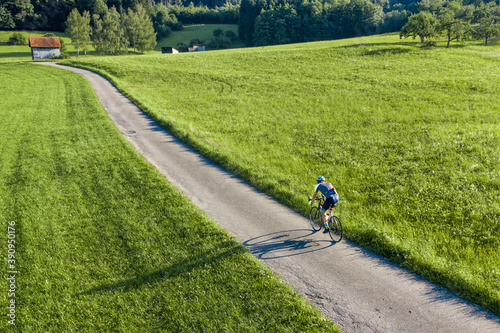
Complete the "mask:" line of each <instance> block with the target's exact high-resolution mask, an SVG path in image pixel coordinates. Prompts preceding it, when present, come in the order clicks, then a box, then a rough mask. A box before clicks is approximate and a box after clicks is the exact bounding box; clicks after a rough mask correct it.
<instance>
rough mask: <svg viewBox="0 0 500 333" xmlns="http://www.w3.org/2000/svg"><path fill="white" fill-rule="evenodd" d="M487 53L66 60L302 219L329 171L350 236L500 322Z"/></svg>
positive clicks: (495, 129) (342, 51)
mask: <svg viewBox="0 0 500 333" xmlns="http://www.w3.org/2000/svg"><path fill="white" fill-rule="evenodd" d="M480 44H481V42H473V43H468V44H467V45H463V44H460V45H457V44H454V45H453V47H451V48H450V49H445V48H444V47H442V45H444V43H441V44H439V45H440V46H439V47H437V48H422V47H420V45H419V44H418V42H417V41H413V40H411V39H407V40H400V39H399V36H398V35H397V34H389V35H384V36H372V37H363V38H355V39H350V40H341V41H330V42H319V43H308V44H298V45H286V46H277V47H264V48H251V49H239V50H226V51H220V52H206V53H203V54H181V55H179V56H176V57H162V56H161V55H147V56H142V57H140V58H137V57H108V58H85V59H78V60H76V59H73V60H70V61H67V62H66V63H68V64H72V65H77V66H82V67H87V68H90V69H93V70H96V71H99V72H101V73H103V74H104V75H106V76H108V77H109V78H111V79H112V80H113V82H114V83H115V84H116V85H117V86H118V87H119V88H120V89H121V90H122V91H124V92H125V93H126V94H128V95H129V96H130V97H131V98H132V99H134V100H135V101H136V102H137V104H139V105H140V106H141V107H142V108H143V109H144V110H145V111H146V112H148V113H149V114H151V115H152V116H153V117H154V118H156V119H157V120H158V121H159V122H160V123H161V124H162V125H163V126H164V127H165V128H167V129H168V130H170V131H171V132H173V133H175V134H176V135H177V136H178V137H179V138H181V139H183V140H184V141H185V142H188V143H189V144H191V145H192V146H194V147H196V148H197V149H198V150H199V151H201V152H203V153H204V154H205V155H207V156H209V157H210V158H212V159H213V160H214V161H216V162H217V163H220V164H221V165H223V166H224V167H226V168H227V169H229V170H232V171H234V172H236V173H237V174H238V175H240V176H242V177H243V178H245V179H246V180H248V181H249V182H251V183H252V184H254V185H255V186H257V187H258V188H260V189H262V190H263V191H265V192H267V193H269V194H271V195H273V196H275V197H276V198H278V199H279V200H280V201H281V202H283V203H285V204H287V205H289V206H290V207H293V208H294V209H296V210H297V211H299V212H301V213H304V214H306V212H307V209H308V206H307V204H306V198H307V196H308V195H311V192H312V188H313V185H314V183H315V181H314V180H315V178H316V176H318V175H320V174H322V175H324V176H326V178H327V180H330V181H332V183H333V184H334V185H335V186H336V187H337V189H338V190H339V192H340V196H341V202H340V205H339V208H338V214H339V216H340V217H341V219H342V220H343V223H344V225H345V228H346V233H347V236H348V238H350V239H351V240H353V241H355V242H357V243H359V244H361V245H363V246H365V247H367V248H368V249H371V250H373V251H375V252H377V253H379V254H382V255H384V256H386V257H387V258H389V259H391V260H393V261H394V262H396V263H398V264H400V265H401V266H403V267H407V268H409V269H411V270H413V271H415V272H417V273H419V274H421V275H422V276H423V277H425V278H428V279H430V280H432V281H434V282H437V283H439V284H441V285H443V286H445V287H447V288H448V289H450V290H452V291H454V292H457V293H458V294H460V295H462V296H464V297H466V298H468V299H469V300H472V301H474V302H476V303H478V304H481V305H482V306H484V307H486V308H487V309H489V310H491V311H493V312H495V313H497V314H500V270H499V269H498V267H500V200H499V198H500V177H499V176H500V118H499V114H500V103H498V96H500V81H499V80H498V77H499V75H500V48H499V45H498V44H496V45H493V46H490V47H483V46H480Z"/></svg>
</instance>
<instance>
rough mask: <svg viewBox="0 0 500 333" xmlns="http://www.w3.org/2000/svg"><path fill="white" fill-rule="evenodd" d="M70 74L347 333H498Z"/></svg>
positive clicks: (447, 295) (498, 326) (99, 80)
mask: <svg viewBox="0 0 500 333" xmlns="http://www.w3.org/2000/svg"><path fill="white" fill-rule="evenodd" d="M51 65H54V66H56V65H55V64H51ZM59 67H62V66H59ZM64 68H66V69H69V70H71V71H74V72H76V73H78V74H80V75H83V76H84V77H86V78H87V79H88V80H89V81H90V83H91V84H92V86H93V87H94V89H95V91H96V93H97V95H98V96H99V99H100V101H101V103H102V104H103V105H104V107H105V108H106V110H107V111H108V113H109V115H110V117H111V119H112V120H113V121H114V123H115V124H116V126H117V127H118V129H119V130H120V131H121V132H122V134H123V135H124V136H125V137H126V138H127V139H128V140H129V141H130V142H131V143H132V145H133V146H134V147H135V148H136V149H137V150H138V151H139V152H140V153H141V154H142V155H143V156H144V157H145V158H146V159H147V160H148V161H149V162H150V163H151V164H153V165H154V166H155V167H156V168H157V169H158V170H159V171H160V172H161V173H162V174H163V175H164V176H165V177H166V178H167V179H168V180H169V181H170V182H171V183H172V184H174V185H175V186H177V187H178V188H179V189H180V190H181V191H182V192H183V193H184V194H185V195H187V196H188V197H189V198H191V200H192V201H193V202H194V203H195V204H196V205H197V206H198V207H200V208H201V209H202V210H203V211H204V212H205V213H206V214H207V215H208V216H210V217H211V218H212V219H213V220H215V221H216V222H217V223H219V224H220V225H221V226H222V227H224V228H225V229H226V230H228V231H229V232H230V233H231V234H233V235H234V236H235V237H236V238H237V239H238V241H240V242H241V243H243V244H244V245H245V246H246V247H247V248H248V249H249V250H250V251H251V252H252V253H253V254H254V255H255V256H256V257H257V258H259V259H261V260H262V261H263V262H264V263H265V264H266V265H267V266H269V267H270V268H271V269H273V270H274V271H275V272H276V273H277V274H279V275H280V276H281V277H282V278H283V279H284V280H286V281H287V282H288V283H290V284H291V285H292V286H293V287H294V288H295V290H297V292H299V293H300V294H302V295H303V296H304V297H305V298H307V299H308V300H309V301H310V302H311V303H313V304H314V305H315V306H316V307H317V308H319V309H320V310H321V311H322V312H323V313H324V314H325V315H326V316H327V317H329V318H331V319H332V320H333V321H335V322H336V323H337V324H339V325H340V326H342V327H343V329H344V330H346V331H348V332H385V333H387V332H432V333H435V332H450V333H457V332H480V333H485V332H496V333H498V332H500V318H499V317H498V316H495V315H493V314H491V313H489V312H486V311H484V310H482V309H481V308H479V307H477V306H475V305H473V304H471V303H469V302H467V301H464V300H463V299H461V298H459V297H458V296H456V295H455V294H453V293H451V292H449V291H447V290H445V289H443V288H441V287H439V286H436V285H434V284H432V283H429V282H428V281H426V280H424V279H422V278H420V277H418V276H416V275H414V274H412V273H410V272H408V271H407V270H404V269H401V268H399V267H397V266H395V265H393V264H391V263H390V262H388V261H386V260H384V259H383V258H381V257H379V256H377V255H374V254H372V253H370V252H368V251H366V250H364V249H362V248H360V247H358V246H356V245H355V244H352V243H350V242H348V241H344V240H343V241H342V242H340V243H338V244H332V242H331V241H330V238H329V236H328V235H323V234H322V233H312V232H311V229H310V227H309V222H308V220H307V219H305V218H304V217H303V216H300V215H298V214H296V213H295V212H293V211H292V210H290V209H288V208H286V207H284V206H282V205H281V204H279V203H277V202H276V201H274V200H272V199H270V198H269V197H267V196H266V195H264V194H262V193H261V192H259V191H258V190H256V189H255V188H253V187H251V186H249V185H248V184H247V183H245V182H244V181H242V180H240V179H238V178H237V177H235V176H234V175H232V174H230V173H228V172H227V171H225V170H223V169H221V168H220V167H218V166H216V165H214V164H213V163H212V162H210V161H209V160H207V159H206V158H204V157H203V156H200V155H198V154H197V153H195V152H193V151H192V150H191V149H190V148H188V147H187V146H185V145H184V144H182V143H181V142H179V141H178V140H177V139H175V138H174V137H172V136H171V135H170V134H169V133H167V132H166V131H165V130H163V129H162V128H160V127H159V126H158V125H157V124H156V123H155V122H154V121H152V120H151V119H150V118H149V117H148V116H146V115H145V114H144V113H143V112H142V111H140V110H139V109H138V108H137V107H136V106H135V105H134V104H133V103H132V102H130V101H129V100H128V99H127V98H126V97H124V96H123V95H122V94H121V93H120V92H119V91H118V90H117V89H116V88H115V87H114V86H113V85H112V84H111V83H110V82H109V81H107V80H106V79H104V78H103V77H102V76H100V75H97V74H95V73H92V72H89V71H86V70H81V69H77V68H69V67H64ZM312 186H313V185H311V188H312Z"/></svg>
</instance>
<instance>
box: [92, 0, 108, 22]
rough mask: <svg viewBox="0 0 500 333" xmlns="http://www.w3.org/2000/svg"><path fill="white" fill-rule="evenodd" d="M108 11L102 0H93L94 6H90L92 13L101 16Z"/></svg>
mask: <svg viewBox="0 0 500 333" xmlns="http://www.w3.org/2000/svg"><path fill="white" fill-rule="evenodd" d="M107 12H108V6H107V5H106V2H105V1H104V0H94V7H93V8H92V14H94V15H96V14H97V15H99V16H100V17H101V18H103V17H104V15H106V13H107Z"/></svg>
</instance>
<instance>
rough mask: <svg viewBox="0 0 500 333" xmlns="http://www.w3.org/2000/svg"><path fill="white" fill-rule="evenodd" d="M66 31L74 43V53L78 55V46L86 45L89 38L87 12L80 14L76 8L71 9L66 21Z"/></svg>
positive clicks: (88, 17)
mask: <svg viewBox="0 0 500 333" xmlns="http://www.w3.org/2000/svg"><path fill="white" fill-rule="evenodd" d="M66 26H67V29H66V33H68V34H69V35H70V36H71V42H72V43H73V44H76V55H77V56H80V46H84V45H85V47H86V44H87V43H88V41H89V40H90V30H91V29H90V16H89V12H84V16H82V15H80V12H79V11H78V9H76V8H75V9H73V10H72V11H71V13H70V14H69V16H68V20H67V21H66Z"/></svg>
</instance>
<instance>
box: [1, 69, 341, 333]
mask: <svg viewBox="0 0 500 333" xmlns="http://www.w3.org/2000/svg"><path fill="white" fill-rule="evenodd" d="M0 81H1V82H9V84H8V85H5V84H2V85H0V96H2V98H0V118H1V119H2V130H1V131H0V192H1V193H2V195H1V196H0V221H2V229H3V232H1V233H0V243H1V244H2V253H3V255H2V256H3V258H4V264H5V266H4V268H6V267H7V261H6V256H7V223H8V222H10V221H14V222H15V225H14V229H15V232H14V233H13V234H14V235H15V236H14V238H12V237H10V238H9V239H14V240H15V244H14V245H15V255H16V259H15V263H14V267H15V269H16V270H17V271H19V273H18V274H17V276H16V277H17V278H16V298H15V300H16V305H17V306H16V318H17V319H16V325H15V326H11V325H10V324H7V317H6V313H7V311H8V310H7V304H8V303H7V302H8V301H10V300H11V299H12V298H11V296H8V292H7V290H9V285H8V284H7V280H6V279H5V277H6V276H4V278H3V279H2V280H3V282H1V283H0V285H1V288H0V289H1V290H2V292H1V293H0V304H2V311H1V314H2V317H3V320H2V321H0V331H1V332H202V331H209V332H265V331H268V332H332V331H333V332H340V330H338V329H337V328H336V327H335V326H334V324H333V323H331V322H330V321H328V320H326V319H325V318H324V317H323V316H321V315H320V314H319V311H317V310H316V309H313V308H312V307H311V306H310V305H309V304H308V303H306V302H305V301H304V299H303V298H301V297H299V296H298V295H297V294H296V293H295V292H294V291H293V290H292V288H291V287H289V286H288V285H286V284H285V283H283V282H282V281H281V280H280V279H279V278H278V277H277V276H276V275H274V274H273V273H272V272H271V271H270V270H269V269H267V268H266V267H264V266H263V264H261V263H260V262H258V261H257V260H256V259H255V258H254V257H253V256H252V255H251V254H250V253H249V252H248V251H247V250H246V249H245V248H244V247H243V246H242V245H241V244H238V243H237V242H236V240H235V239H234V238H233V237H231V236H230V235H228V234H227V232H225V231H224V230H222V229H221V228H220V227H218V226H217V225H216V223H214V222H213V221H211V220H210V219H209V218H208V217H206V215H204V214H203V213H202V212H201V211H200V210H199V209H197V208H196V207H195V206H194V205H193V204H192V203H191V202H190V201H189V200H188V199H187V198H185V197H184V196H183V195H181V193H179V191H178V190H177V189H175V188H174V187H173V186H172V185H171V184H170V183H168V182H167V181H166V180H165V179H164V178H163V177H162V176H161V175H160V174H159V173H158V172H157V171H156V169H154V168H153V167H152V166H151V165H150V164H148V163H147V162H146V161H145V160H144V158H143V157H142V156H140V155H139V153H137V152H136V151H135V150H134V149H133V148H132V146H131V145H130V144H129V143H128V142H127V141H126V140H125V139H124V138H123V137H122V135H121V134H120V133H119V131H118V130H117V129H116V127H115V126H114V125H113V123H112V122H111V120H110V118H109V117H108V115H107V113H106V111H105V110H104V108H103V107H102V105H101V104H100V103H99V101H98V99H97V96H96V95H95V93H94V91H93V90H92V88H91V86H90V84H89V83H88V82H87V81H86V80H85V79H84V78H82V77H81V76H79V75H76V74H74V73H71V72H69V71H66V70H61V69H56V68H49V67H44V66H41V65H33V64H15V63H8V64H5V63H4V64H0ZM3 272H5V270H4V271H3Z"/></svg>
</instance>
